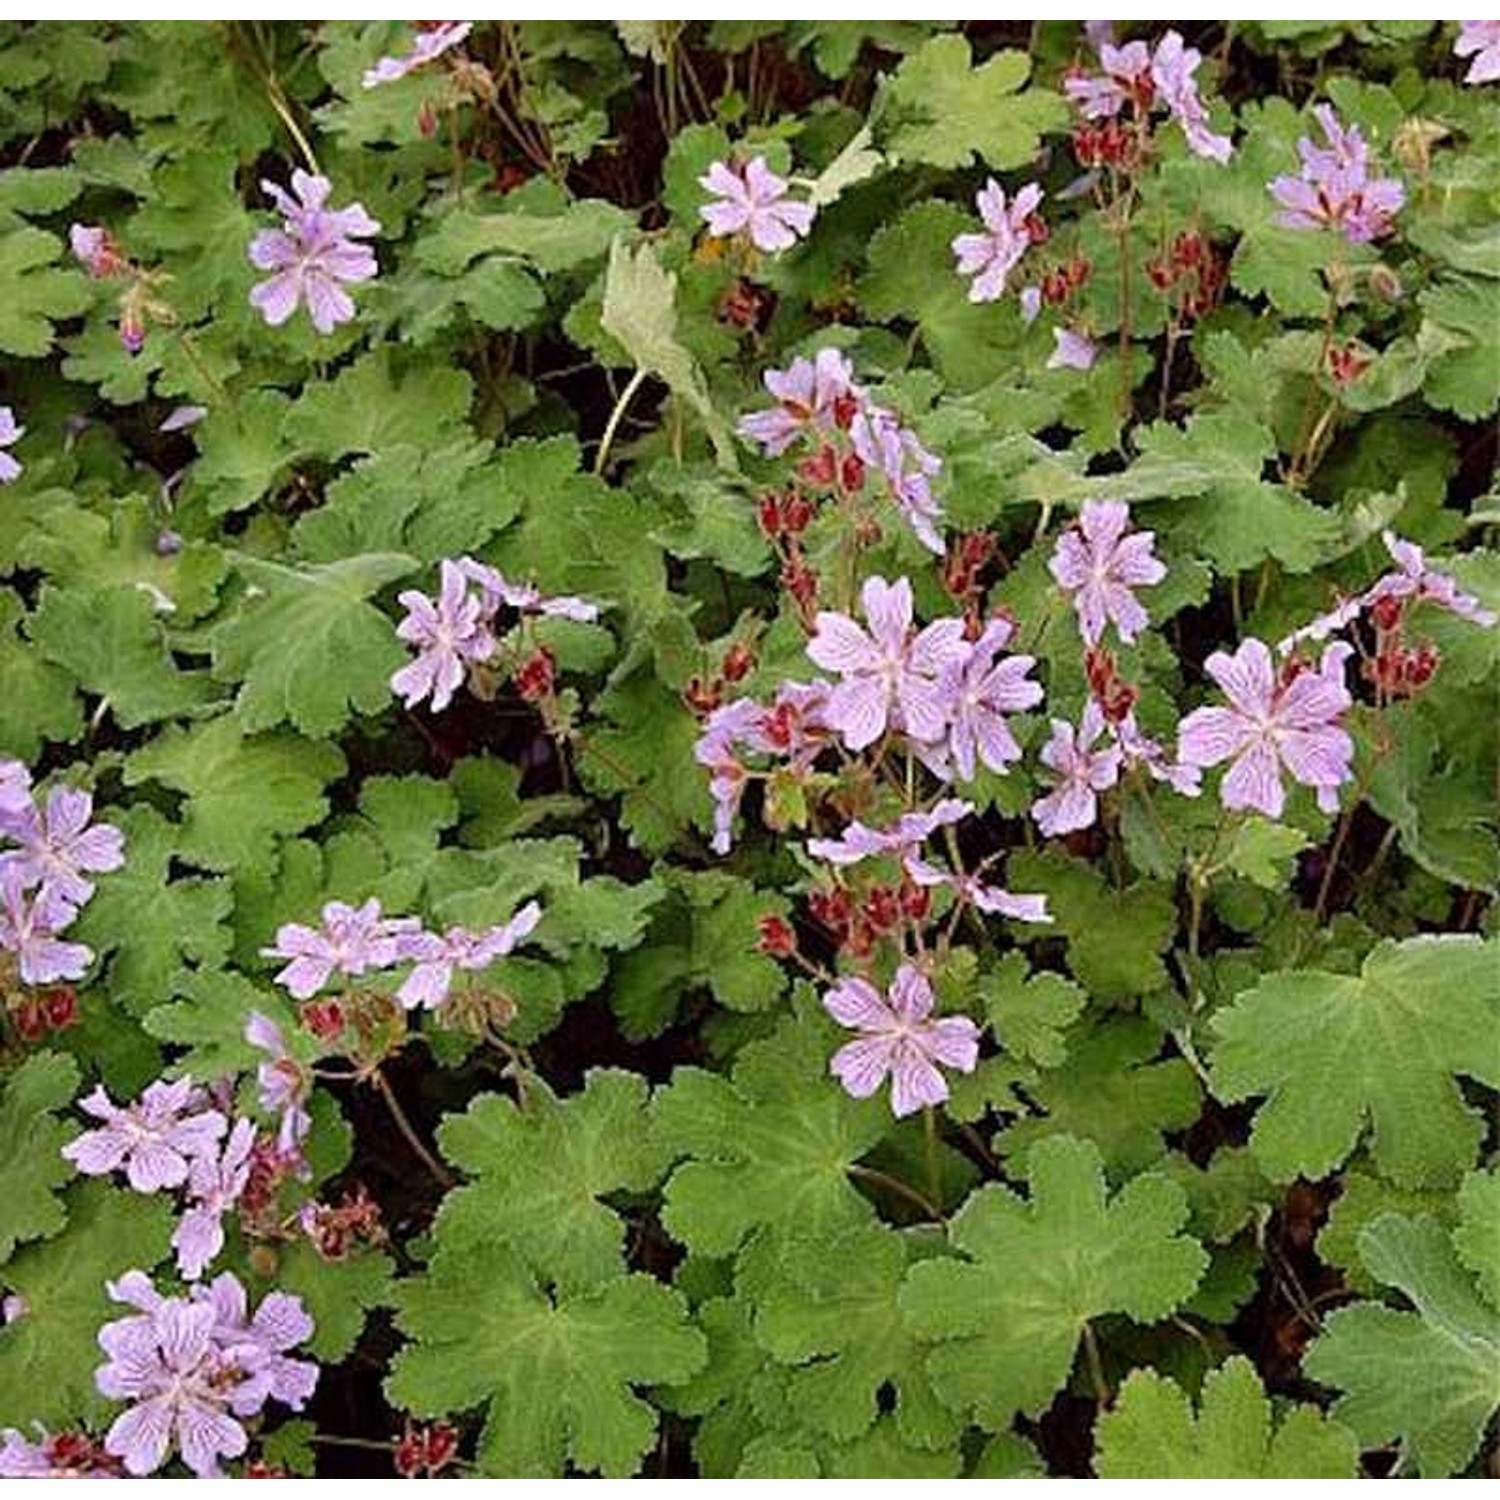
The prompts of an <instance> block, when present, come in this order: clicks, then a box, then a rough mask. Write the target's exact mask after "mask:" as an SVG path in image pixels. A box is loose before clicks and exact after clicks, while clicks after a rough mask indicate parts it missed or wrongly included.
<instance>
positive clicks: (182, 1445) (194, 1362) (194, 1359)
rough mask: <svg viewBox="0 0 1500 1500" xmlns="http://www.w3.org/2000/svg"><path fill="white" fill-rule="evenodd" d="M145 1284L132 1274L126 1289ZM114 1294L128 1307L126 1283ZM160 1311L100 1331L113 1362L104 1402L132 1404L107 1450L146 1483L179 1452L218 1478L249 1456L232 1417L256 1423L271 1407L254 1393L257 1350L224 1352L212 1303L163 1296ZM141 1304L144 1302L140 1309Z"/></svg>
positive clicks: (205, 1475) (197, 1470)
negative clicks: (223, 1464)
mask: <svg viewBox="0 0 1500 1500" xmlns="http://www.w3.org/2000/svg"><path fill="white" fill-rule="evenodd" d="M132 1277H139V1278H140V1279H141V1280H142V1281H144V1282H146V1283H147V1285H148V1286H149V1284H150V1283H149V1281H148V1280H147V1278H146V1277H145V1276H144V1275H143V1273H141V1272H139V1271H135V1272H130V1273H128V1274H127V1276H126V1277H122V1278H121V1282H125V1281H128V1280H129V1279H131V1278H132ZM109 1291H110V1295H111V1296H112V1297H114V1298H115V1300H116V1301H125V1300H127V1297H126V1296H125V1295H124V1294H122V1288H121V1285H120V1284H119V1283H115V1284H111V1285H110V1288H109ZM155 1301H156V1305H155V1307H154V1309H153V1310H152V1311H150V1312H148V1313H145V1314H144V1315H142V1316H139V1317H129V1318H120V1319H118V1320H116V1321H115V1322H113V1323H106V1324H105V1325H104V1327H103V1328H101V1329H100V1330H99V1347H100V1348H101V1349H102V1350H103V1351H104V1353H105V1354H106V1355H107V1356H108V1359H107V1362H106V1363H105V1364H103V1365H101V1366H100V1367H99V1369H98V1370H97V1371H95V1374H94V1384H95V1385H96V1386H97V1387H98V1389H99V1393H100V1395H102V1396H107V1397H109V1398H110V1399H111V1400H115V1401H129V1402H132V1403H133V1404H132V1405H131V1406H130V1407H129V1408H128V1409H127V1410H125V1411H123V1412H121V1414H120V1415H119V1416H118V1417H116V1418H115V1420H114V1423H113V1424H112V1425H111V1427H110V1429H109V1432H108V1434H107V1435H106V1436H105V1439H104V1447H105V1450H106V1451H107V1452H109V1453H113V1454H114V1455H115V1456H116V1457H117V1458H120V1459H122V1460H124V1463H125V1468H126V1470H127V1471H128V1472H129V1473H131V1474H133V1475H135V1476H136V1477H138V1478H139V1477H140V1476H142V1475H145V1474H154V1473H155V1472H156V1471H157V1470H158V1469H159V1468H161V1466H162V1465H163V1464H164V1463H165V1462H166V1461H167V1458H168V1456H169V1455H170V1454H171V1453H172V1452H173V1451H174V1450H175V1451H176V1452H178V1453H180V1454H181V1455H182V1461H183V1462H184V1463H185V1464H186V1465H187V1466H188V1468H190V1469H191V1470H192V1471H193V1473H194V1474H196V1475H197V1476H198V1477H199V1478H200V1479H212V1478H215V1477H217V1476H218V1474H219V1472H220V1470H219V1460H220V1459H221V1458H237V1457H238V1456H239V1455H240V1454H241V1453H243V1452H244V1451H245V1446H246V1436H245V1429H244V1428H243V1427H242V1426H241V1425H240V1424H239V1423H238V1422H237V1421H235V1420H234V1417H233V1416H231V1415H230V1413H231V1412H234V1413H235V1414H236V1415H240V1416H249V1415H251V1414H252V1413H253V1412H255V1411H258V1410H259V1409H260V1406H261V1405H263V1404H264V1396H263V1395H262V1396H261V1397H260V1400H259V1401H257V1400H255V1396H256V1394H257V1392H256V1391H255V1389H254V1387H253V1386H252V1382H251V1373H252V1371H253V1369H254V1363H255V1359H256V1351H255V1349H254V1348H253V1347H251V1346H246V1347H245V1348H244V1349H243V1351H241V1350H238V1349H230V1350H225V1349H221V1348H220V1347H219V1346H218V1345H217V1344H215V1342H214V1337H213V1333H214V1326H215V1323H216V1321H217V1316H216V1313H215V1310H214V1309H213V1307H211V1306H209V1305H208V1304H207V1303H193V1302H188V1301H186V1300H184V1299H183V1298H180V1297H157V1298H156V1299H155ZM136 1305H139V1303H136Z"/></svg>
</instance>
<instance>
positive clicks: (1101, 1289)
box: [901, 1136, 1208, 1430]
mask: <svg viewBox="0 0 1500 1500" xmlns="http://www.w3.org/2000/svg"><path fill="white" fill-rule="evenodd" d="M1027 1176H1028V1180H1029V1182H1030V1185H1031V1197H1030V1199H1029V1200H1023V1199H1021V1198H1019V1197H1018V1196H1016V1194H1014V1193H1012V1192H1011V1191H1010V1190H1009V1189H1007V1188H1004V1187H1001V1186H999V1185H998V1184H996V1183H991V1184H989V1185H987V1186H985V1187H982V1188H980V1189H979V1191H978V1192H976V1193H975V1194H974V1195H973V1196H972V1197H971V1198H970V1199H969V1201H968V1202H967V1203H966V1204H965V1205H964V1207H963V1208H962V1209H961V1210H960V1212H959V1213H958V1214H957V1216H956V1217H955V1218H954V1219H953V1220H952V1223H951V1224H950V1226H949V1234H950V1237H951V1239H952V1242H953V1245H954V1248H955V1249H956V1250H958V1251H960V1252H961V1253H962V1254H963V1255H964V1256H965V1257H966V1259H964V1260H933V1261H924V1262H922V1263H920V1264H918V1265H916V1266H913V1267H912V1268H911V1270H910V1271H908V1272H907V1275H906V1285H905V1287H904V1288H903V1290H902V1293H901V1308H902V1312H903V1315H904V1316H905V1318H906V1320H907V1322H908V1325H909V1326H910V1327H911V1328H912V1330H913V1331H914V1332H915V1333H917V1334H918V1335H919V1336H920V1337H922V1338H923V1339H926V1340H929V1341H932V1342H935V1343H936V1345H937V1347H936V1348H935V1349H934V1350H933V1352H932V1354H931V1355H930V1356H929V1357H928V1369H929V1371H930V1372H931V1375H932V1380H933V1384H934V1385H935V1386H936V1388H937V1391H938V1394H939V1395H940V1396H941V1397H942V1398H943V1399H944V1400H945V1401H947V1402H948V1403H949V1404H950V1405H952V1406H954V1407H956V1408H958V1409H960V1410H963V1411H969V1412H972V1413H973V1415H974V1418H975V1420H977V1421H978V1422H980V1423H981V1424H982V1425H983V1426H985V1427H988V1428H990V1429H991V1430H998V1429H1000V1428H1003V1427H1005V1426H1007V1425H1008V1424H1009V1422H1010V1420H1011V1417H1012V1416H1013V1415H1014V1414H1015V1413H1017V1412H1022V1413H1026V1414H1029V1415H1035V1414H1036V1413H1038V1412H1040V1411H1041V1410H1042V1409H1043V1408H1044V1407H1045V1406H1046V1405H1047V1404H1048V1402H1050V1401H1051V1399H1052V1397H1053V1395H1054V1394H1055V1393H1056V1392H1057V1391H1058V1390H1059V1389H1061V1387H1062V1385H1063V1383H1064V1382H1065V1381H1066V1380H1067V1378H1068V1372H1069V1371H1070V1370H1071V1369H1072V1366H1073V1360H1074V1356H1075V1354H1076V1352H1077V1349H1078V1342H1079V1339H1080V1337H1081V1336H1082V1334H1083V1331H1084V1327H1085V1325H1086V1324H1088V1323H1089V1322H1091V1321H1092V1320H1093V1319H1095V1318H1098V1317H1102V1316H1104V1315H1105V1314H1107V1313H1123V1314H1124V1315H1125V1316H1126V1317H1129V1318H1133V1319H1134V1320H1135V1321H1136V1322H1140V1323H1149V1322H1152V1321H1154V1320H1156V1319H1158V1318H1164V1317H1166V1316H1167V1314H1168V1313H1170V1312H1172V1311H1173V1309H1174V1308H1177V1307H1179V1306H1180V1305H1181V1304H1182V1303H1183V1302H1185V1301H1186V1300H1187V1299H1188V1298H1189V1297H1190V1296H1191V1295H1192V1293H1193V1289H1194V1288H1195V1287H1196V1286H1197V1284H1198V1280H1199V1278H1200V1277H1201V1276H1202V1274H1203V1270H1204V1267H1205V1266H1206V1265H1207V1264H1208V1257H1207V1256H1206V1255H1205V1254H1204V1252H1203V1250H1202V1248H1201V1247H1200V1246H1199V1245H1198V1243H1197V1242H1196V1241H1195V1240H1192V1239H1190V1238H1188V1237H1187V1236H1185V1235H1182V1234H1180V1233H1179V1231H1180V1230H1181V1228H1182V1225H1183V1223H1184V1222H1185V1220H1186V1219H1187V1199H1186V1197H1185V1195H1184V1194H1183V1192H1182V1189H1181V1188H1179V1187H1178V1186H1177V1185H1176V1184H1175V1183H1173V1182H1170V1181H1168V1180H1167V1179H1166V1178H1165V1177H1159V1176H1155V1175H1147V1176H1142V1177H1136V1178H1134V1179H1132V1180H1131V1181H1130V1182H1129V1183H1127V1184H1126V1185H1125V1186H1124V1187H1123V1188H1122V1189H1121V1190H1120V1192H1119V1193H1118V1194H1117V1195H1116V1196H1115V1197H1114V1198H1113V1199H1108V1200H1107V1199H1106V1195H1105V1187H1104V1169H1103V1164H1102V1162H1101V1161H1100V1158H1099V1153H1098V1150H1097V1149H1096V1148H1095V1147H1094V1146H1092V1145H1091V1144H1089V1143H1087V1142H1084V1141H1078V1140H1073V1139H1071V1138H1070V1137H1067V1136H1057V1137H1054V1138H1053V1139H1051V1140H1046V1141H1041V1142H1039V1143H1038V1144H1037V1145H1036V1146H1035V1147H1034V1148H1033V1149H1032V1151H1031V1154H1030V1158H1029V1164H1028V1172H1027Z"/></svg>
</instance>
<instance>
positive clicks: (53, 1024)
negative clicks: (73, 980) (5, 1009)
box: [11, 984, 78, 1042]
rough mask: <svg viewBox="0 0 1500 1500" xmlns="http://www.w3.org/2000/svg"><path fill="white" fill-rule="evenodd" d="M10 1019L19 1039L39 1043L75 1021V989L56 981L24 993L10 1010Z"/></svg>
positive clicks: (65, 1028)
mask: <svg viewBox="0 0 1500 1500" xmlns="http://www.w3.org/2000/svg"><path fill="white" fill-rule="evenodd" d="M11 1021H12V1023H13V1024H14V1026H15V1028H16V1032H17V1034H18V1035H19V1036H20V1038H21V1040H22V1041H23V1042H40V1041H42V1040H43V1039H44V1038H45V1037H48V1036H50V1035H52V1034H53V1033H54V1032H58V1031H66V1030H67V1029H68V1028H69V1027H70V1026H76V1025H77V1024H78V992H77V991H76V990H75V989H74V988H73V987H72V986H71V985H67V984H60V985H55V986H54V987H53V988H51V989H46V990H42V991H41V992H40V993H38V994H35V995H25V996H23V997H22V999H21V1003H20V1004H19V1005H18V1006H17V1007H16V1008H15V1009H14V1010H13V1011H12V1012H11Z"/></svg>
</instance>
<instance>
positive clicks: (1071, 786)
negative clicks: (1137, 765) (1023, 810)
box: [1031, 698, 1121, 838]
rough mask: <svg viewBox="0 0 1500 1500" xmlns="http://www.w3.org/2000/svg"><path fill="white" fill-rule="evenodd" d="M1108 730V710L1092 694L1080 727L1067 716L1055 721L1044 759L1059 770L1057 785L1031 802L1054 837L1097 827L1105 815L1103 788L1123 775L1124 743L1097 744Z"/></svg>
mask: <svg viewBox="0 0 1500 1500" xmlns="http://www.w3.org/2000/svg"><path fill="white" fill-rule="evenodd" d="M1103 733H1104V715H1103V714H1102V713H1101V712H1100V710H1099V705H1098V704H1097V703H1095V702H1094V700H1093V699H1092V698H1091V699H1089V701H1088V703H1087V705H1086V706H1085V707H1084V710H1083V717H1082V719H1080V720H1079V724H1078V728H1077V729H1076V730H1075V729H1074V728H1073V726H1072V725H1071V724H1069V723H1068V722H1067V721H1066V720H1065V719H1054V720H1053V721H1052V737H1051V739H1049V740H1048V741H1047V743H1046V745H1044V746H1043V747H1042V756H1041V759H1042V764H1043V765H1044V766H1047V767H1049V768H1050V769H1052V770H1053V771H1055V772H1056V773H1057V777H1058V781H1057V785H1056V786H1055V787H1054V788H1053V790H1052V791H1051V792H1049V793H1048V794H1047V795H1046V796H1045V797H1041V798H1039V799H1038V800H1037V801H1036V802H1034V803H1032V805H1031V815H1032V816H1033V817H1034V818H1035V819H1036V822H1037V827H1038V828H1040V829H1041V830H1042V832H1043V833H1045V834H1046V835H1047V837H1048V838H1056V837H1058V835H1060V834H1064V833H1076V832H1078V830H1079V829H1082V828H1091V827H1092V826H1093V824H1094V822H1095V820H1096V819H1097V818H1098V816H1099V798H1098V796H1097V795H1096V794H1097V793H1099V792H1103V791H1108V789H1109V788H1110V787H1112V786H1114V784H1115V783H1116V782H1117V781H1118V780H1119V779H1120V760H1121V751H1120V747H1119V746H1118V745H1106V746H1104V747H1103V748H1102V749H1095V746H1096V745H1097V743H1098V740H1099V737H1100V735H1101V734H1103Z"/></svg>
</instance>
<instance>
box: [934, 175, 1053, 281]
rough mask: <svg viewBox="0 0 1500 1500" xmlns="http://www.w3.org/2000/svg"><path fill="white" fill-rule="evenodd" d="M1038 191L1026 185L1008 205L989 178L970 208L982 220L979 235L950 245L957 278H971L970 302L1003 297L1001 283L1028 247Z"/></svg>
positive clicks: (963, 237)
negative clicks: (982, 228)
mask: <svg viewBox="0 0 1500 1500" xmlns="http://www.w3.org/2000/svg"><path fill="white" fill-rule="evenodd" d="M1042 197H1043V193H1042V189H1041V188H1040V186H1038V184H1036V183H1034V182H1029V183H1027V184H1026V186H1025V187H1023V188H1022V189H1021V190H1020V191H1019V192H1018V193H1017V194H1016V196H1015V197H1014V199H1012V200H1011V201H1010V202H1009V203H1007V202H1006V199H1005V189H1004V188H1002V187H1001V186H1000V184H999V183H998V182H996V181H995V179H994V178H993V177H991V178H990V179H989V180H988V181H987V182H986V183H985V185H984V186H983V187H982V188H980V190H979V195H978V197H976V198H975V200H974V205H975V207H976V208H978V210H979V217H980V218H981V219H983V220H984V232H983V233H982V234H961V235H959V236H958V237H957V238H956V239H955V240H954V241H953V254H954V255H955V256H956V257H957V260H958V274H959V275H960V276H972V277H973V278H974V279H973V282H972V283H971V284H970V286H969V301H970V302H995V301H998V300H999V299H1000V298H1001V297H1002V296H1004V294H1005V280H1006V277H1008V276H1009V275H1010V273H1011V272H1012V271H1013V270H1015V268H1016V265H1017V263H1018V262H1019V261H1020V260H1021V257H1022V256H1024V255H1025V254H1026V252H1027V250H1028V249H1030V248H1031V243H1032V227H1031V220H1032V219H1033V218H1034V217H1035V216H1036V211H1037V209H1038V208H1039V207H1040V206H1041V202H1042Z"/></svg>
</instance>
